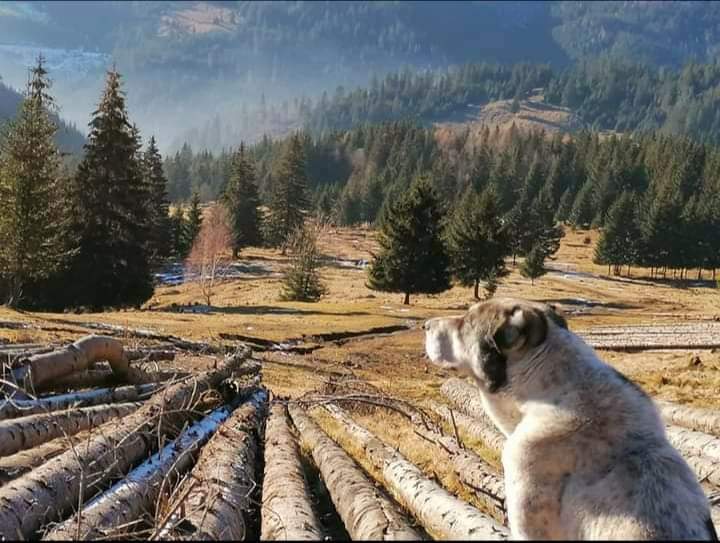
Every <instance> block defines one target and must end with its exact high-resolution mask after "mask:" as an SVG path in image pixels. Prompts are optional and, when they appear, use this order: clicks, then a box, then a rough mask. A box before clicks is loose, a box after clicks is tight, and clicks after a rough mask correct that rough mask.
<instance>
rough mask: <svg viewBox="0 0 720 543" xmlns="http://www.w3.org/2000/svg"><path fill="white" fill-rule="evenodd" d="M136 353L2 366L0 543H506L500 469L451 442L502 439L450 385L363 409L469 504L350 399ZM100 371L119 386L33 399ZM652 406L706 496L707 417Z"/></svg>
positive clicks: (718, 454) (45, 356)
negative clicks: (182, 370)
mask: <svg viewBox="0 0 720 543" xmlns="http://www.w3.org/2000/svg"><path fill="white" fill-rule="evenodd" d="M136 354H137V353H133V352H130V351H128V350H126V349H124V347H123V345H122V344H121V343H120V342H119V341H117V340H115V339H113V338H109V337H103V336H90V337H86V338H83V339H81V340H79V341H77V342H75V343H74V344H72V345H70V346H67V347H64V348H61V349H57V350H53V351H45V350H44V351H43V352H36V353H35V354H33V355H32V356H29V357H27V358H19V359H18V361H17V363H15V364H14V365H13V367H12V369H11V371H10V373H9V375H6V379H4V381H5V387H6V389H5V393H6V396H7V398H6V400H5V401H4V402H1V401H0V538H3V539H37V538H43V539H49V540H58V539H77V540H79V539H84V540H87V539H129V538H134V539H137V538H140V537H142V538H146V539H151V540H157V539H162V540H175V539H205V540H207V539H220V540H244V539H255V538H258V537H261V538H262V539H267V540H288V539H294V540H323V539H327V538H329V537H331V536H332V535H333V534H334V536H335V537H339V536H338V534H342V536H343V537H345V538H350V539H362V540H367V539H377V540H417V539H457V540H460V539H462V540H503V539H507V538H508V535H509V534H508V529H507V518H506V510H505V492H504V484H503V478H502V473H501V471H500V469H499V466H498V465H497V464H494V465H493V464H490V463H488V462H486V461H485V460H483V458H482V457H481V456H480V455H479V454H477V452H476V451H474V450H472V448H470V447H468V446H466V445H465V444H464V443H463V441H464V440H463V438H464V437H467V438H470V437H472V438H474V439H476V440H478V441H480V442H481V443H482V444H483V446H484V447H485V448H486V449H490V450H495V451H499V450H501V448H502V446H503V444H504V441H505V438H504V436H503V435H502V434H500V433H499V432H498V431H497V430H496V429H495V427H494V426H493V425H492V423H491V422H490V421H489V420H488V419H487V417H486V416H485V413H484V411H483V409H482V405H481V404H480V402H479V401H478V395H477V393H476V391H474V390H473V388H472V386H471V385H469V384H468V383H466V382H465V381H462V380H459V379H450V380H449V381H447V382H446V383H445V384H444V385H443V387H442V389H441V391H442V393H443V395H444V396H445V399H446V400H447V403H443V404H440V403H436V402H428V403H427V404H426V405H425V406H423V407H424V409H419V408H417V407H414V406H412V405H410V404H407V403H404V402H399V401H397V400H392V399H390V398H383V401H382V402H378V404H379V405H385V406H386V407H389V408H391V409H393V410H394V411H396V412H401V413H403V414H404V415H405V416H406V417H407V420H408V422H409V423H410V424H411V425H412V426H413V428H414V430H415V432H416V433H417V434H418V435H419V436H421V437H422V438H424V440H425V441H426V442H427V443H428V446H429V447H435V448H437V450H438V451H440V450H442V451H443V454H445V455H447V456H448V458H449V459H450V462H451V465H452V468H453V471H454V472H455V474H456V475H457V481H458V482H459V483H460V485H462V488H463V490H464V491H467V492H469V493H470V494H471V495H472V497H473V499H472V502H473V503H472V504H470V503H468V502H467V501H465V500H463V499H461V498H460V497H458V496H457V495H455V494H453V493H452V492H451V491H450V490H448V489H446V488H444V487H443V486H442V484H441V483H440V482H438V481H437V480H436V479H434V478H431V477H428V475H427V474H426V473H425V472H423V470H421V469H420V468H418V467H417V466H415V465H414V464H413V463H412V462H411V461H410V460H409V459H408V458H406V457H405V456H404V455H403V454H401V453H400V452H399V451H398V450H396V449H395V448H393V447H391V446H389V445H388V444H386V443H385V442H384V441H382V439H380V438H379V437H378V436H376V435H374V434H373V433H372V432H370V431H369V430H368V429H367V428H364V427H363V426H362V425H361V424H359V423H358V422H357V417H355V418H353V417H354V415H353V413H352V411H350V410H349V409H350V406H351V405H352V403H350V402H345V403H343V402H342V401H341V400H340V399H338V398H335V399H332V398H331V399H329V400H328V399H327V398H326V399H325V400H323V401H318V402H313V401H310V400H307V399H306V400H305V401H289V400H282V399H278V398H274V399H273V398H271V395H270V393H268V391H267V390H266V389H265V388H264V387H263V385H262V383H261V372H260V369H261V366H260V364H258V363H257V362H256V361H254V360H253V358H252V353H251V352H250V350H249V349H247V348H245V347H240V348H239V349H238V350H237V351H235V352H233V353H232V354H229V355H227V356H225V357H224V358H223V359H221V360H217V363H216V364H215V367H214V368H213V369H212V370H209V371H206V372H203V373H198V374H191V373H187V374H174V376H173V379H171V380H167V379H166V380H164V381H162V380H158V379H157V378H156V377H155V376H152V375H149V374H148V373H145V372H143V371H142V370H139V369H136V368H134V367H133V365H132V364H131V359H132V358H133V357H135V356H136ZM99 361H106V362H108V363H109V365H110V371H111V372H112V373H113V379H114V384H116V385H119V386H114V387H112V388H99V389H98V388H95V389H90V390H82V391H74V392H71V393H61V394H55V395H50V396H40V397H38V396H37V391H38V390H46V389H47V388H48V387H50V385H52V384H53V383H56V382H58V381H61V382H67V379H68V378H69V377H70V376H72V375H78V374H82V373H86V372H88V371H97V370H93V368H92V366H93V364H96V363H98V362H99ZM229 385H230V386H229ZM50 388H51V387H50ZM316 399H317V398H316ZM341 406H345V407H346V408H347V409H348V410H345V409H343V408H342V407H341ZM659 407H660V409H661V411H662V413H663V416H664V417H665V419H666V421H667V423H668V427H667V428H668V436H669V437H670V439H671V441H672V442H673V444H674V445H675V446H676V447H678V449H680V450H681V451H682V452H683V454H684V455H685V456H686V458H687V459H688V461H689V462H690V464H691V466H692V467H693V469H695V470H696V472H697V473H698V476H699V477H700V478H701V479H702V480H703V484H704V485H706V487H707V489H708V492H710V493H712V492H716V491H717V489H718V488H720V438H718V437H717V436H720V413H716V412H712V411H708V410H698V409H691V408H685V407H681V406H677V405H673V404H669V403H662V402H660V403H659ZM320 411H323V413H324V418H325V419H327V420H331V421H332V422H333V425H334V427H335V428H336V431H338V432H340V433H342V435H343V437H344V439H343V440H342V443H343V445H342V446H341V445H340V444H339V443H338V442H336V441H334V440H333V439H332V438H331V437H330V436H329V435H328V434H327V433H326V432H325V430H323V427H322V425H321V424H320V423H319V422H318V421H319V419H318V418H317V417H316V415H317V414H319V413H320ZM427 413H433V416H432V417H428V416H427ZM328 417H329V419H328ZM344 447H345V448H344ZM361 457H362V458H361ZM308 463H310V464H312V465H314V468H313V469H312V470H310V469H308V465H309V464H308ZM361 464H363V465H366V466H367V465H369V466H371V467H372V473H369V472H367V471H365V470H364V469H363V467H361ZM315 470H316V471H315ZM318 487H321V488H322V489H324V490H322V491H321V492H318V490H317V489H318ZM465 495H467V494H465ZM323 496H327V498H329V499H324V498H323ZM718 509H719V508H718V507H717V506H716V507H714V508H713V514H714V519H715V522H716V523H717V522H718V518H717V512H718ZM323 511H324V512H325V513H324V512H323Z"/></svg>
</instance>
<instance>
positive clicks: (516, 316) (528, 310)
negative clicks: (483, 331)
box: [493, 307, 548, 351]
mask: <svg viewBox="0 0 720 543" xmlns="http://www.w3.org/2000/svg"><path fill="white" fill-rule="evenodd" d="M547 331H548V323H547V320H546V318H545V315H543V313H542V312H541V311H540V310H538V309H535V308H534V307H514V308H513V310H512V312H510V314H508V315H507V317H506V318H505V319H504V322H502V324H501V325H500V326H499V328H498V329H497V331H496V332H495V334H494V335H493V340H494V341H495V344H496V345H497V346H498V347H499V348H500V349H502V350H505V351H512V350H516V349H519V348H521V347H525V348H527V349H531V348H533V347H537V346H538V345H540V344H541V343H542V342H543V341H545V338H546V337H547Z"/></svg>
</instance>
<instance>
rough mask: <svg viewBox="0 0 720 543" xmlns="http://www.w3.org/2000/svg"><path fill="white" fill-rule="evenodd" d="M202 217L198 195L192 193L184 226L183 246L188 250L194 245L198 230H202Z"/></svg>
mask: <svg viewBox="0 0 720 543" xmlns="http://www.w3.org/2000/svg"><path fill="white" fill-rule="evenodd" d="M202 222H203V216H202V209H200V195H199V194H198V193H197V191H196V192H193V194H192V198H190V209H189V210H188V216H187V222H186V225H185V239H184V240H183V245H184V247H186V248H187V249H188V250H190V248H191V247H192V246H193V243H195V239H197V237H198V234H199V233H200V229H201V228H202Z"/></svg>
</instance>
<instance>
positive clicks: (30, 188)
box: [0, 57, 66, 306]
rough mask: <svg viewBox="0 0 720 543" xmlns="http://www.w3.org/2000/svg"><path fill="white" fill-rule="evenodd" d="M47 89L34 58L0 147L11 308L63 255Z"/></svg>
mask: <svg viewBox="0 0 720 543" xmlns="http://www.w3.org/2000/svg"><path fill="white" fill-rule="evenodd" d="M50 85H51V83H50V80H49V79H48V77H47V71H46V70H45V67H44V66H43V58H42V57H39V58H38V61H37V65H36V66H35V68H33V69H32V70H31V78H30V81H29V82H28V85H27V92H26V95H25V99H24V100H23V102H22V104H21V106H20V111H19V113H18V116H17V118H16V119H15V120H14V121H12V122H11V123H9V125H8V127H7V129H6V132H5V134H4V137H3V139H2V146H1V147H0V282H2V283H5V284H7V289H8V300H7V301H8V303H9V304H10V305H12V306H17V305H18V304H20V303H21V302H22V301H23V298H26V299H28V300H30V299H32V298H33V293H31V292H28V290H27V289H28V287H29V286H30V285H31V284H32V283H34V282H37V281H41V280H44V279H47V278H48V277H49V276H50V275H51V274H53V273H55V272H56V271H57V270H58V269H59V267H60V265H61V264H62V263H63V257H64V254H65V245H64V239H63V236H62V235H63V232H64V230H65V227H66V225H65V223H64V215H65V209H64V207H63V193H64V190H65V189H64V187H63V186H61V184H60V182H61V166H60V161H61V159H60V153H59V151H58V149H57V147H56V146H55V142H54V138H55V135H56V134H57V130H58V129H57V125H56V124H55V123H54V122H53V120H52V118H51V116H50V115H51V112H52V110H53V109H54V100H53V98H52V97H51V96H50V95H49V94H48V90H49V88H50Z"/></svg>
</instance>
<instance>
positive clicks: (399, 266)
mask: <svg viewBox="0 0 720 543" xmlns="http://www.w3.org/2000/svg"><path fill="white" fill-rule="evenodd" d="M441 220H442V212H441V207H440V203H439V202H438V198H437V196H436V194H435V192H434V190H433V188H432V184H431V182H430V180H429V179H428V177H427V176H420V177H418V178H417V179H416V180H415V181H414V182H413V184H412V185H411V186H410V188H409V189H408V190H407V191H406V192H404V193H403V194H402V195H401V196H400V197H399V198H397V199H396V200H395V201H392V202H390V203H388V205H387V206H386V207H385V208H384V212H383V216H382V219H381V222H380V233H379V236H378V242H379V244H380V253H379V254H378V255H377V256H375V257H374V259H373V261H372V263H371V265H370V267H369V269H368V287H369V288H371V289H373V290H380V291H384V292H401V293H403V294H404V295H405V298H404V301H403V303H404V304H405V305H407V304H409V303H410V295H411V294H417V293H425V294H435V293H439V292H443V291H445V290H447V289H448V288H450V275H449V265H450V259H449V257H448V254H447V251H446V249H445V246H444V244H443V239H442V232H441V231H442V225H441Z"/></svg>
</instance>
